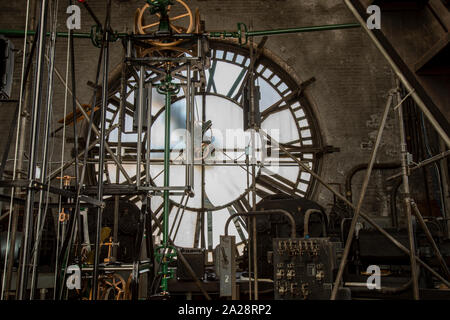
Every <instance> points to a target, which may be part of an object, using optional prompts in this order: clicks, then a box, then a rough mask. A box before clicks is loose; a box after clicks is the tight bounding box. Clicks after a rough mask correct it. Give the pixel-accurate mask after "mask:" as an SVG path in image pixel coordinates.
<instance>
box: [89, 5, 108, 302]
mask: <svg viewBox="0 0 450 320" xmlns="http://www.w3.org/2000/svg"><path fill="white" fill-rule="evenodd" d="M106 7H107V13H106V22H105V29H106V30H108V29H109V26H110V17H111V0H108V2H107V6H106ZM104 35H105V39H104V49H103V87H102V108H101V116H100V123H101V128H100V137H99V138H100V150H99V162H98V188H97V192H98V200H99V201H103V174H104V156H105V139H106V137H105V131H106V130H105V126H106V108H107V106H108V104H107V103H108V71H109V36H110V35H109V32H108V31H106V32H104ZM102 214H103V208H102V207H99V208H98V211H97V229H96V238H95V258H94V274H93V276H92V280H93V281H92V297H93V299H94V300H96V299H97V291H98V286H97V284H98V265H99V259H100V233H101V227H102Z"/></svg>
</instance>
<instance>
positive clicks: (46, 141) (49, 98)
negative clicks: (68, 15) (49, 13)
mask: <svg viewBox="0 0 450 320" xmlns="http://www.w3.org/2000/svg"><path fill="white" fill-rule="evenodd" d="M55 6H56V5H55ZM55 11H56V12H57V8H55ZM55 48H56V30H53V32H52V39H51V52H50V66H49V78H48V84H47V109H46V116H45V126H44V130H45V131H44V149H43V150H44V155H43V159H42V172H41V179H40V181H41V183H45V180H46V178H47V172H48V160H49V159H48V151H49V140H50V121H51V115H52V109H53V68H54V66H55ZM44 195H45V192H44V191H43V190H41V191H40V192H39V208H38V215H37V222H36V242H37V243H36V244H35V248H34V252H33V265H32V272H31V292H30V300H33V299H34V294H35V289H36V285H37V277H38V275H37V264H38V259H39V248H40V241H41V236H40V230H41V224H43V223H45V219H44V222H41V220H42V203H43V201H44ZM44 215H45V213H44Z"/></svg>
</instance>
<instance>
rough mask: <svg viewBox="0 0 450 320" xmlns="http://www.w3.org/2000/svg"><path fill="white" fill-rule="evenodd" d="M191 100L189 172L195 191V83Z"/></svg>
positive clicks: (192, 86)
mask: <svg viewBox="0 0 450 320" xmlns="http://www.w3.org/2000/svg"><path fill="white" fill-rule="evenodd" d="M189 99H190V100H191V103H190V110H189V117H190V124H189V133H190V135H191V141H190V151H189V163H190V170H189V180H190V182H191V185H190V187H191V191H192V192H193V191H194V186H195V181H194V179H195V178H194V161H195V159H194V147H195V146H194V141H195V129H194V128H195V114H194V110H195V86H194V84H193V83H191V96H190V97H189Z"/></svg>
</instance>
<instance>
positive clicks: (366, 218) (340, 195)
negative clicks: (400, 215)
mask: <svg viewBox="0 0 450 320" xmlns="http://www.w3.org/2000/svg"><path fill="white" fill-rule="evenodd" d="M259 133H260V134H261V135H263V136H264V137H265V138H266V139H268V140H270V142H271V143H272V144H275V145H277V146H279V147H280V149H281V150H283V151H284V152H286V154H287V155H288V156H289V157H290V158H291V159H292V160H294V161H295V162H297V164H298V165H299V166H300V167H301V168H302V169H303V170H305V171H306V172H308V173H309V174H310V175H311V176H312V177H313V178H314V179H316V180H317V181H318V182H319V183H320V184H322V185H323V186H324V187H325V188H326V189H328V190H329V191H330V192H331V193H333V194H334V195H335V196H336V197H337V198H339V199H340V200H342V201H343V202H344V203H345V204H347V205H348V206H349V207H350V208H352V209H353V210H356V206H355V205H354V204H353V203H351V202H350V201H349V200H348V199H347V198H346V197H345V196H344V195H342V194H340V193H339V192H338V191H336V190H335V189H334V188H333V187H332V186H331V185H330V184H329V183H327V182H326V181H325V180H324V179H322V177H320V176H319V175H318V174H317V173H315V172H314V171H313V170H312V169H310V168H309V167H308V166H306V165H305V164H304V163H303V162H301V161H300V160H299V159H298V158H296V157H295V156H294V155H293V154H291V153H290V152H289V151H288V150H287V149H286V148H284V147H283V146H282V145H280V143H279V142H278V141H276V140H275V139H273V138H272V137H270V136H269V135H268V134H267V133H266V132H264V131H263V130H260V131H259ZM359 215H360V216H361V218H363V219H364V220H365V221H367V222H368V223H369V224H370V225H371V226H372V227H373V228H374V229H376V230H377V231H378V232H380V233H381V234H382V235H383V236H384V237H386V238H387V239H388V240H389V241H391V242H392V243H393V244H394V245H395V246H396V247H397V248H399V249H400V250H401V251H403V252H404V253H405V254H408V255H409V253H410V251H409V249H408V248H406V247H405V246H404V245H403V244H401V243H400V242H399V241H398V240H397V239H395V238H394V237H393V236H391V235H390V234H389V233H388V232H387V231H386V230H384V229H383V228H382V227H380V226H379V225H378V224H377V223H376V222H375V221H374V220H373V219H372V218H371V217H369V216H368V215H367V214H365V213H364V212H362V211H360V213H359ZM416 261H417V262H418V263H419V264H420V265H421V266H422V267H424V268H425V269H427V270H428V271H430V272H431V273H432V274H433V275H434V276H435V277H436V278H438V279H439V280H440V281H442V283H444V284H445V285H446V286H447V287H450V282H449V281H447V280H446V279H445V278H444V277H442V276H441V275H440V274H439V273H437V272H436V271H435V270H434V269H433V268H431V267H430V266H429V265H428V264H426V263H425V262H423V261H422V260H421V259H420V258H419V257H417V256H416Z"/></svg>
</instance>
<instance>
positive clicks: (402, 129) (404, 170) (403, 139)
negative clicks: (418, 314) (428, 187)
mask: <svg viewBox="0 0 450 320" xmlns="http://www.w3.org/2000/svg"><path fill="white" fill-rule="evenodd" d="M398 89H399V88H397V100H398V101H401V95H400V91H399V90H398ZM397 112H398V121H399V128H400V151H401V160H402V179H403V184H402V185H403V192H404V200H403V201H404V208H405V211H406V220H407V225H408V239H409V252H410V254H409V257H410V263H411V280H412V284H413V294H414V299H415V300H419V279H418V274H417V266H416V259H415V255H416V248H415V244H414V242H415V239H414V228H413V217H412V212H411V198H410V197H411V195H410V190H409V179H408V159H407V158H408V145H407V142H406V136H405V123H404V121H403V106H402V105H400V107H399V108H398V111H397Z"/></svg>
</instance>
